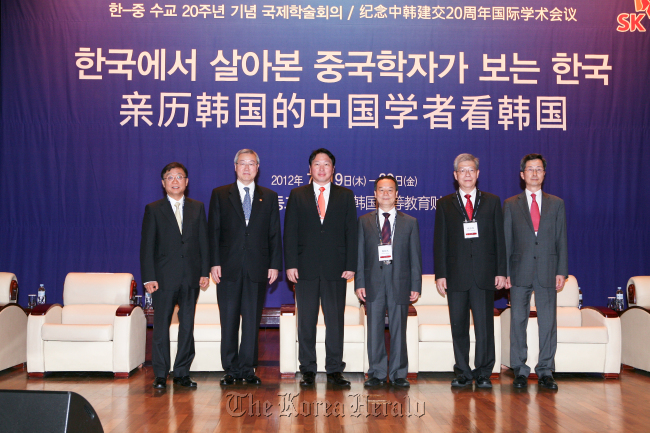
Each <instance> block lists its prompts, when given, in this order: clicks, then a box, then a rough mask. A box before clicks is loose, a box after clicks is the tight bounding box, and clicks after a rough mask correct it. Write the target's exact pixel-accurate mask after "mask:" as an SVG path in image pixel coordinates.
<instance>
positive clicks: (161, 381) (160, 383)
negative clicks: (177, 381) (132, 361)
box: [153, 377, 167, 389]
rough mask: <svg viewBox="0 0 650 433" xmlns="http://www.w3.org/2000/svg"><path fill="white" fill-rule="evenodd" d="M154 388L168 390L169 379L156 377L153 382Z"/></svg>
mask: <svg viewBox="0 0 650 433" xmlns="http://www.w3.org/2000/svg"><path fill="white" fill-rule="evenodd" d="M153 387H154V388H156V389H165V388H167V378H165V377H156V378H155V379H154V380H153Z"/></svg>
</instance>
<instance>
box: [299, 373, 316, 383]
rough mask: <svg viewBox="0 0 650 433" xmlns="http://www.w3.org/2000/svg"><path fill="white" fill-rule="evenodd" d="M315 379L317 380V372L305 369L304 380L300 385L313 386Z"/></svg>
mask: <svg viewBox="0 0 650 433" xmlns="http://www.w3.org/2000/svg"><path fill="white" fill-rule="evenodd" d="M315 381H316V373H314V372H313V371H305V372H304V373H303V374H302V380H301V381H300V385H302V386H312V385H313V384H314V382H315Z"/></svg>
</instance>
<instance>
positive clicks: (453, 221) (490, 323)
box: [433, 153, 506, 388]
mask: <svg viewBox="0 0 650 433" xmlns="http://www.w3.org/2000/svg"><path fill="white" fill-rule="evenodd" d="M478 175H479V170H478V158H476V157H474V156H473V155H470V154H469V153H462V154H460V155H458V156H457V157H456V159H455V160H454V178H455V179H456V181H457V182H458V186H459V189H458V190H457V191H456V192H455V193H453V194H449V195H447V196H445V197H443V198H441V199H440V200H438V204H437V206H436V225H435V230H434V234H433V235H434V238H433V266H434V269H435V274H436V287H437V289H438V292H440V294H441V295H443V296H445V294H446V295H447V302H448V304H449V318H450V320H451V336H452V340H453V346H454V357H455V359H456V364H455V365H454V372H455V373H456V378H455V379H454V380H453V381H452V382H451V386H454V387H464V386H471V385H472V382H473V381H474V380H476V386H477V387H479V388H491V387H492V383H491V382H490V375H491V373H492V369H493V368H494V363H495V354H494V290H495V289H502V288H504V287H505V284H506V277H505V275H506V254H505V252H506V248H505V239H504V237H503V214H502V212H501V199H499V197H497V196H496V195H494V194H490V193H488V192H485V191H479V190H478V188H477V187H476V182H477V180H478ZM470 310H471V312H472V317H473V319H474V335H475V336H476V353H475V357H474V367H475V368H474V370H472V369H471V368H470V366H469V346H470V339H469V323H470V320H469V314H470Z"/></svg>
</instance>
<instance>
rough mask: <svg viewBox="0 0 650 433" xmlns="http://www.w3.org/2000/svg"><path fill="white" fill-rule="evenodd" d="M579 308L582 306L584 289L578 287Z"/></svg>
mask: <svg viewBox="0 0 650 433" xmlns="http://www.w3.org/2000/svg"><path fill="white" fill-rule="evenodd" d="M578 308H582V289H581V288H580V287H578Z"/></svg>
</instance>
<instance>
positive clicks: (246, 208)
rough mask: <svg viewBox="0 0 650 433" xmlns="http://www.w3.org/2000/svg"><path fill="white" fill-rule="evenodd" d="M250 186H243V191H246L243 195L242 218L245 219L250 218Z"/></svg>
mask: <svg viewBox="0 0 650 433" xmlns="http://www.w3.org/2000/svg"><path fill="white" fill-rule="evenodd" d="M250 190H251V189H250V188H249V187H247V186H245V187H244V191H246V195H245V196H244V218H246V221H248V220H250V219H251V195H250Z"/></svg>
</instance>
